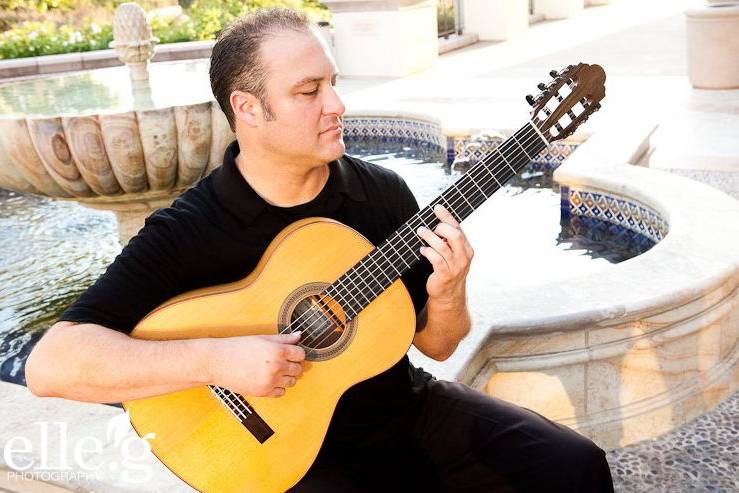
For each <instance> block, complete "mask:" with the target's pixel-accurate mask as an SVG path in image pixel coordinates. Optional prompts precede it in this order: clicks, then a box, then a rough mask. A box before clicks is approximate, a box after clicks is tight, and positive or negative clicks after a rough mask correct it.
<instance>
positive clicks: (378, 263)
mask: <svg viewBox="0 0 739 493" xmlns="http://www.w3.org/2000/svg"><path fill="white" fill-rule="evenodd" d="M379 260H380V259H376V258H375V256H374V255H368V256H367V261H368V262H369V261H372V263H373V264H374V265H375V267H377V268H378V269H379V270H380V273H381V274H382V275H383V276H385V280H386V281H387V283H388V284H385V281H382V282H378V284H379V285H380V286H384V287H387V286H389V285H390V284H392V283H393V279H392V278H391V277H390V276H388V275H387V272H385V268H384V267H383V266H382V264H381V263H380V262H379ZM373 272H374V269H373ZM373 276H374V274H373ZM375 279H377V277H375Z"/></svg>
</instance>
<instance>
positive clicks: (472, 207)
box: [452, 182, 475, 211]
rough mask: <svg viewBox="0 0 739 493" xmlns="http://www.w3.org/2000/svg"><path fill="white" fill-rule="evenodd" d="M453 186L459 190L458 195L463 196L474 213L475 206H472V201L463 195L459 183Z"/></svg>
mask: <svg viewBox="0 0 739 493" xmlns="http://www.w3.org/2000/svg"><path fill="white" fill-rule="evenodd" d="M452 186H453V187H454V188H456V189H457V193H458V194H459V195H461V196H462V198H463V199H464V201H465V202H467V204H469V206H470V208H471V209H472V210H473V211H474V210H475V206H474V205H472V204H470V201H469V200H467V197H465V196H464V193H462V191H461V190H460V189H459V187H458V186H457V182H454V183H452Z"/></svg>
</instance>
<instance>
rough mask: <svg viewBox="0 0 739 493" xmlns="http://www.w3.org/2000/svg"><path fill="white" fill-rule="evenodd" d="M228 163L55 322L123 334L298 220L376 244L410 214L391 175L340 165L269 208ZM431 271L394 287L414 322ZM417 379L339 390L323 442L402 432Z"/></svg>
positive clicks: (217, 277)
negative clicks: (318, 183)
mask: <svg viewBox="0 0 739 493" xmlns="http://www.w3.org/2000/svg"><path fill="white" fill-rule="evenodd" d="M238 154H239V146H238V142H236V141H234V142H233V143H232V144H231V145H229V147H228V148H227V149H226V152H225V155H224V160H223V165H222V166H220V167H219V168H217V169H216V170H214V171H213V172H212V173H211V174H210V175H209V176H207V177H205V178H203V179H202V180H200V181H199V182H198V183H197V184H196V185H195V186H193V187H192V188H190V189H189V190H187V191H186V192H184V193H183V194H182V195H180V196H179V197H178V198H177V199H176V200H175V201H174V202H173V203H172V205H171V206H170V207H167V208H165V209H160V210H158V211H157V212H155V213H154V214H152V215H151V216H149V217H148V218H147V219H146V222H145V225H144V227H143V228H142V229H141V231H139V233H138V234H137V235H136V236H134V237H133V238H132V239H131V241H130V242H129V243H128V244H127V245H126V246H125V247H124V248H123V250H122V251H121V253H120V254H119V255H118V256H117V257H116V259H115V260H114V262H113V263H112V264H111V265H110V266H109V267H108V268H107V270H106V271H105V273H104V274H103V275H102V276H101V277H100V278H99V279H98V280H97V281H96V282H95V283H94V284H93V285H92V286H91V287H90V288H89V289H88V290H87V291H86V292H85V293H83V294H82V296H81V297H80V298H79V299H78V300H77V301H76V302H75V303H73V304H72V305H71V306H70V307H69V308H68V309H67V310H66V311H65V312H64V313H63V314H62V315H61V317H60V320H68V321H72V322H77V323H95V324H99V325H103V326H105V327H108V328H111V329H114V330H117V331H121V332H124V333H130V332H131V331H132V330H133V328H134V326H135V325H136V324H137V323H138V321H139V320H141V319H142V318H143V317H144V316H145V315H146V314H147V313H149V312H150V311H152V310H153V309H154V308H156V307H157V306H159V305H160V304H162V303H163V302H164V301H166V300H168V299H169V298H171V297H173V296H175V295H177V294H180V293H183V292H185V291H189V290H192V289H196V288H201V287H206V286H213V285H216V284H223V283H228V282H233V281H236V280H239V279H242V278H244V277H246V276H247V275H248V274H249V273H250V272H251V271H252V270H253V269H254V267H255V266H256V265H257V263H258V261H259V259H260V257H261V256H262V254H263V252H264V251H265V249H266V248H267V246H268V245H269V243H270V241H271V240H272V239H273V238H274V237H275V236H276V235H277V234H278V233H279V232H280V231H281V230H282V229H283V228H285V227H286V226H288V225H289V224H291V223H292V222H295V221H297V220H299V219H303V218H306V217H316V216H319V217H329V218H332V219H335V220H337V221H340V222H342V223H344V224H346V225H348V226H350V227H352V228H354V229H355V230H357V231H359V232H360V233H362V234H363V235H364V236H365V237H366V238H367V239H368V240H369V241H371V242H372V243H373V244H375V245H379V244H380V243H381V242H382V241H384V240H385V239H386V238H387V237H388V236H390V234H391V233H392V232H393V231H395V230H396V229H397V228H398V227H399V226H400V225H401V224H403V223H404V222H405V220H406V219H408V218H409V217H410V216H412V215H413V214H415V213H416V212H417V211H418V210H419V207H418V204H417V202H416V199H415V198H414V196H413V194H412V193H411V191H410V189H409V188H408V186H407V185H406V183H405V182H404V181H403V179H402V178H401V177H400V176H399V175H398V174H397V173H395V172H393V171H390V170H388V169H386V168H383V167H381V166H378V165H376V164H372V163H368V162H365V161H362V160H359V159H356V158H352V157H350V156H343V157H342V158H340V159H339V160H337V161H334V162H331V163H330V164H329V169H330V175H329V178H328V181H327V182H326V185H325V186H324V188H323V189H322V190H321V191H320V192H319V194H318V195H317V196H316V197H315V198H314V199H313V200H311V201H309V202H307V203H304V204H300V205H296V206H293V207H277V206H274V205H271V204H269V203H268V202H266V201H265V200H264V199H262V198H261V197H260V196H259V195H258V194H257V193H256V192H255V191H254V189H253V188H252V187H251V186H250V185H249V183H248V182H247V181H246V180H245V179H244V177H243V176H242V175H241V173H240V172H239V170H238V168H237V166H236V163H235V158H236V156H238ZM310 247H313V248H320V247H321V246H320V245H312V246H309V248H310ZM310 257H311V252H310V250H307V251H306V252H305V256H304V257H303V258H301V259H295V261H296V262H310ZM432 270H433V269H432V267H431V264H430V263H429V262H428V261H427V260H426V259H425V258H422V259H421V260H420V261H419V262H418V263H416V265H415V266H414V267H413V268H412V269H411V270H409V271H408V272H407V273H406V274H405V275H404V276H403V278H402V279H403V282H404V283H405V285H406V287H407V288H408V290H409V292H410V294H411V298H412V299H413V304H414V306H415V309H416V313H417V314H418V312H420V310H421V308H423V306H424V305H425V303H426V300H427V297H428V295H427V292H426V280H427V278H428V276H429V275H430V274H431V272H432ZM368 357H369V355H368ZM423 378H424V377H423V375H422V372H419V371H418V370H416V369H414V368H413V367H412V366H411V365H410V363H409V361H408V357H407V356H404V357H403V358H402V359H401V360H400V361H399V362H398V363H397V364H396V365H395V366H393V367H392V368H390V369H389V370H387V371H386V372H384V373H382V374H380V375H378V376H376V377H373V378H371V379H369V380H366V381H364V382H361V383H359V384H357V385H355V386H354V387H352V388H351V389H349V390H348V391H347V392H346V393H345V394H344V396H343V397H342V398H341V400H340V401H339V405H338V406H337V409H336V412H335V414H334V419H333V420H332V423H331V427H330V429H329V435H328V437H327V443H335V444H337V445H339V446H340V448H341V445H342V444H344V445H346V446H347V447H348V446H354V447H356V446H359V445H360V444H361V443H368V444H370V443H372V442H375V440H376V439H378V438H380V435H382V433H380V434H379V435H378V429H385V430H387V432H388V433H392V428H393V426H405V425H407V423H406V420H407V418H408V413H409V412H410V411H411V409H412V407H413V403H414V402H415V401H416V400H417V397H418V396H419V394H420V393H421V392H422V389H421V387H422V382H421V380H423ZM288 391H289V390H288ZM378 427H379V428H378Z"/></svg>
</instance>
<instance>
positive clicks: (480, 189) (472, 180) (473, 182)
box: [468, 173, 489, 200]
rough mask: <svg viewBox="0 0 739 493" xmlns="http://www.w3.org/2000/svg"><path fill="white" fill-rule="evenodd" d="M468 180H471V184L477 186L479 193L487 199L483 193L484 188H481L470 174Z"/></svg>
mask: <svg viewBox="0 0 739 493" xmlns="http://www.w3.org/2000/svg"><path fill="white" fill-rule="evenodd" d="M468 174H469V173H468ZM470 181H471V182H472V184H473V185H475V186H476V187H477V189H478V190H479V191H480V193H481V194H482V196H483V197H485V200H487V199H488V198H489V197H488V196H487V194H486V193H485V190H483V189H482V188H480V185H478V184H477V182H476V181H475V180H474V179H473V178H472V176H470Z"/></svg>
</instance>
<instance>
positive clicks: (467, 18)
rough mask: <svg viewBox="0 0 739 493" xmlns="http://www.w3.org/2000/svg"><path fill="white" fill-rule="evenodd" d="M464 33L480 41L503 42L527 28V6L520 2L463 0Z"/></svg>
mask: <svg viewBox="0 0 739 493" xmlns="http://www.w3.org/2000/svg"><path fill="white" fill-rule="evenodd" d="M464 26H465V31H466V32H469V33H472V34H477V35H478V37H479V39H480V40H486V41H504V40H506V39H511V38H513V37H516V36H518V35H519V34H522V33H524V32H526V30H527V29H528V28H529V5H528V2H522V1H520V0H465V2H464Z"/></svg>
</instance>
